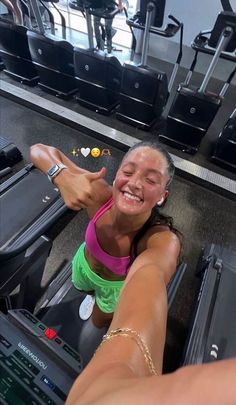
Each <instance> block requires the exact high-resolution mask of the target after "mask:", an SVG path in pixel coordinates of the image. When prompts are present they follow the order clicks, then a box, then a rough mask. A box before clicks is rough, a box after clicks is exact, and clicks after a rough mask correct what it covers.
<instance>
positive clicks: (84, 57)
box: [74, 1, 122, 114]
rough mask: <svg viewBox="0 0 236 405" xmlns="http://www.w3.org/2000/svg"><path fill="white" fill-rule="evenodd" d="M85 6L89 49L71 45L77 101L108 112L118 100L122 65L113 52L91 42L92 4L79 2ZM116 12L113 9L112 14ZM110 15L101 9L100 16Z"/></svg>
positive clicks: (105, 112) (102, 111)
mask: <svg viewBox="0 0 236 405" xmlns="http://www.w3.org/2000/svg"><path fill="white" fill-rule="evenodd" d="M83 9H84V13H85V16H86V22H87V30H88V41H89V49H84V48H81V47H75V48H74V69H75V77H76V83H77V86H78V89H79V93H78V96H76V100H77V101H78V103H80V104H81V105H83V106H85V107H87V108H89V109H91V110H94V111H96V112H100V113H102V114H109V113H111V112H112V111H113V110H114V108H115V107H116V106H117V104H118V103H119V92H120V83H121V75H122V65H121V64H120V62H119V60H118V59H117V58H116V57H115V56H113V55H112V54H107V53H105V52H104V51H101V50H99V51H96V49H95V48H94V43H93V28H92V21H91V15H92V14H93V9H92V7H91V3H87V2H83V1H81V11H82V10H83ZM117 10H118V11H119V8H118V6H116V10H112V11H111V14H112V16H113V15H114V13H116V12H117ZM105 14H107V17H108V14H109V10H104V13H103V14H102V15H101V17H102V16H104V15H105Z"/></svg>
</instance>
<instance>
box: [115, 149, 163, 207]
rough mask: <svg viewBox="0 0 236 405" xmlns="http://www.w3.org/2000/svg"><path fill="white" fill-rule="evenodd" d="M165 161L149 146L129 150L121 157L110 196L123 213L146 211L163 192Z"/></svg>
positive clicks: (155, 202)
mask: <svg viewBox="0 0 236 405" xmlns="http://www.w3.org/2000/svg"><path fill="white" fill-rule="evenodd" d="M167 181H168V175H167V162H166V160H165V158H164V156H163V155H162V154H161V153H160V152H159V151H157V150H155V149H152V148H150V147H147V146H145V147H140V148H137V149H134V150H133V151H132V152H130V153H129V154H128V155H127V156H126V157H125V158H124V160H123V161H122V163H121V166H120V168H119V169H118V171H117V174H116V177H115V183H114V186H113V198H114V201H115V205H116V207H117V208H118V210H119V211H120V212H122V213H124V214H129V215H138V214H144V213H148V212H150V211H151V210H152V208H153V207H154V206H155V205H156V204H157V202H158V201H160V200H161V199H162V198H163V197H165V194H166V183H167Z"/></svg>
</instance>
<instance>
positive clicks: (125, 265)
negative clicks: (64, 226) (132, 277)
mask: <svg viewBox="0 0 236 405" xmlns="http://www.w3.org/2000/svg"><path fill="white" fill-rule="evenodd" d="M112 205H113V199H112V198H111V199H110V200H108V201H107V202H106V203H105V204H104V205H103V206H102V207H101V208H100V209H99V210H98V211H97V212H96V214H95V215H94V216H93V218H92V219H91V220H90V221H89V224H88V226H87V229H86V233H85V243H86V247H87V249H88V251H89V252H90V253H91V255H92V256H93V257H95V259H97V260H98V261H99V262H100V263H102V264H103V265H104V266H105V267H107V268H108V269H109V270H111V271H112V273H115V274H117V275H119V276H125V275H126V274H127V273H128V269H129V266H130V264H131V263H132V261H133V260H134V257H133V256H134V255H132V254H131V256H132V258H131V256H124V257H117V256H111V255H109V254H108V253H106V252H105V251H104V250H103V249H102V248H101V246H100V245H99V243H98V240H97V235H96V228H95V224H96V222H97V220H98V219H99V218H100V217H101V216H102V215H103V214H104V213H105V212H106V211H108V210H109V209H110V208H111V207H112Z"/></svg>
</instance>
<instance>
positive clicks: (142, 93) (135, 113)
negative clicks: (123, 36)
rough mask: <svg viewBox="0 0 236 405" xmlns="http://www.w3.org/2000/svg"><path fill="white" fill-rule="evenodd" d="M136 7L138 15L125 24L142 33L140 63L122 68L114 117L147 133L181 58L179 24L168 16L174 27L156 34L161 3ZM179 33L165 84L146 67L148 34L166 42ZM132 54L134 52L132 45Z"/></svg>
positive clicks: (157, 73) (161, 74)
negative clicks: (178, 48)
mask: <svg viewBox="0 0 236 405" xmlns="http://www.w3.org/2000/svg"><path fill="white" fill-rule="evenodd" d="M140 6H141V8H140V11H139V12H138V13H137V14H136V15H135V16H134V17H132V18H131V19H130V20H127V24H128V25H130V26H132V27H133V28H138V29H142V30H144V38H143V47H142V58H141V63H140V64H139V65H138V66H136V65H134V64H133V62H132V60H131V63H125V64H124V66H123V74H122V82H121V92H120V106H119V108H118V111H117V113H116V117H117V118H118V119H120V120H122V121H125V122H127V123H128V124H131V125H133V126H135V127H139V128H141V129H144V130H149V129H150V128H151V127H152V126H153V124H154V123H155V122H156V120H157V119H158V118H159V117H160V116H161V114H162V111H163V109H164V106H165V105H166V102H167V100H168V97H169V93H170V90H171V88H172V85H173V83H174V79H175V76H176V74H177V70H178V66H179V63H180V61H181V58H182V40H183V24H182V23H180V22H179V21H178V20H176V18H174V17H173V16H169V18H170V19H171V20H172V21H173V22H174V23H175V24H172V23H171V24H168V25H167V26H166V28H165V29H164V30H159V29H157V26H162V24H163V17H164V9H165V1H162V2H159V3H158V4H156V3H155V2H154V1H150V2H148V3H147V1H146V0H142V1H141V5H140ZM154 24H155V26H154ZM179 30H180V50H179V54H178V57H177V60H176V63H175V66H174V69H173V71H172V75H171V77H170V80H169V84H168V80H167V75H166V73H165V72H161V71H157V70H154V69H152V68H150V67H149V66H148V65H147V52H148V44H149V38H150V33H153V34H157V35H160V36H163V37H167V38H168V37H172V36H174V35H175V34H176V33H177V32H178V31H179ZM132 50H133V51H134V50H135V49H134V47H133V45H132Z"/></svg>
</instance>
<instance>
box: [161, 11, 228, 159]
mask: <svg viewBox="0 0 236 405" xmlns="http://www.w3.org/2000/svg"><path fill="white" fill-rule="evenodd" d="M208 34H210V36H209V38H208V36H207V35H208ZM192 48H193V49H194V50H195V57H194V60H193V62H192V66H191V68H190V70H189V72H188V75H187V77H186V80H185V82H184V83H183V84H180V85H179V88H178V90H177V93H176V96H175V98H174V101H173V103H172V105H171V107H170V110H169V113H168V117H167V125H166V134H161V135H159V139H160V140H161V141H163V142H165V143H167V144H170V145H171V146H173V147H175V148H177V149H180V150H182V151H183V152H188V153H191V154H194V153H196V152H197V151H198V148H199V145H200V143H201V140H202V138H203V137H204V136H205V134H206V132H207V130H208V128H209V127H210V125H211V123H212V121H213V119H214V118H215V116H216V114H217V112H218V110H219V108H220V106H221V105H222V102H223V98H224V95H225V93H226V91H227V89H228V87H229V84H230V82H231V80H232V79H233V76H234V74H235V72H236V69H235V62H236V56H235V54H234V52H235V48H236V13H234V12H232V11H223V12H221V13H220V14H219V15H218V17H217V20H216V22H215V25H214V28H213V30H211V31H205V32H204V31H203V32H200V34H199V35H198V36H197V37H196V38H195V40H194V42H193V44H192ZM199 52H203V53H206V54H210V55H213V58H212V60H211V63H210V66H209V68H208V70H207V73H206V75H205V77H204V79H203V81H202V83H201V86H200V87H199V88H196V87H193V86H191V87H190V86H189V82H190V79H191V76H192V73H193V70H194V67H195V65H196V62H197V55H198V53H199ZM230 53H231V54H230ZM219 58H222V59H224V60H229V61H231V62H233V64H234V70H233V71H232V73H231V74H230V75H229V77H228V80H227V81H226V82H225V84H224V86H223V88H222V90H221V91H220V93H219V94H215V93H212V92H210V91H207V90H206V88H207V85H208V83H209V80H210V78H211V76H212V73H213V71H214V69H215V67H216V65H217V63H218V61H219Z"/></svg>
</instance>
